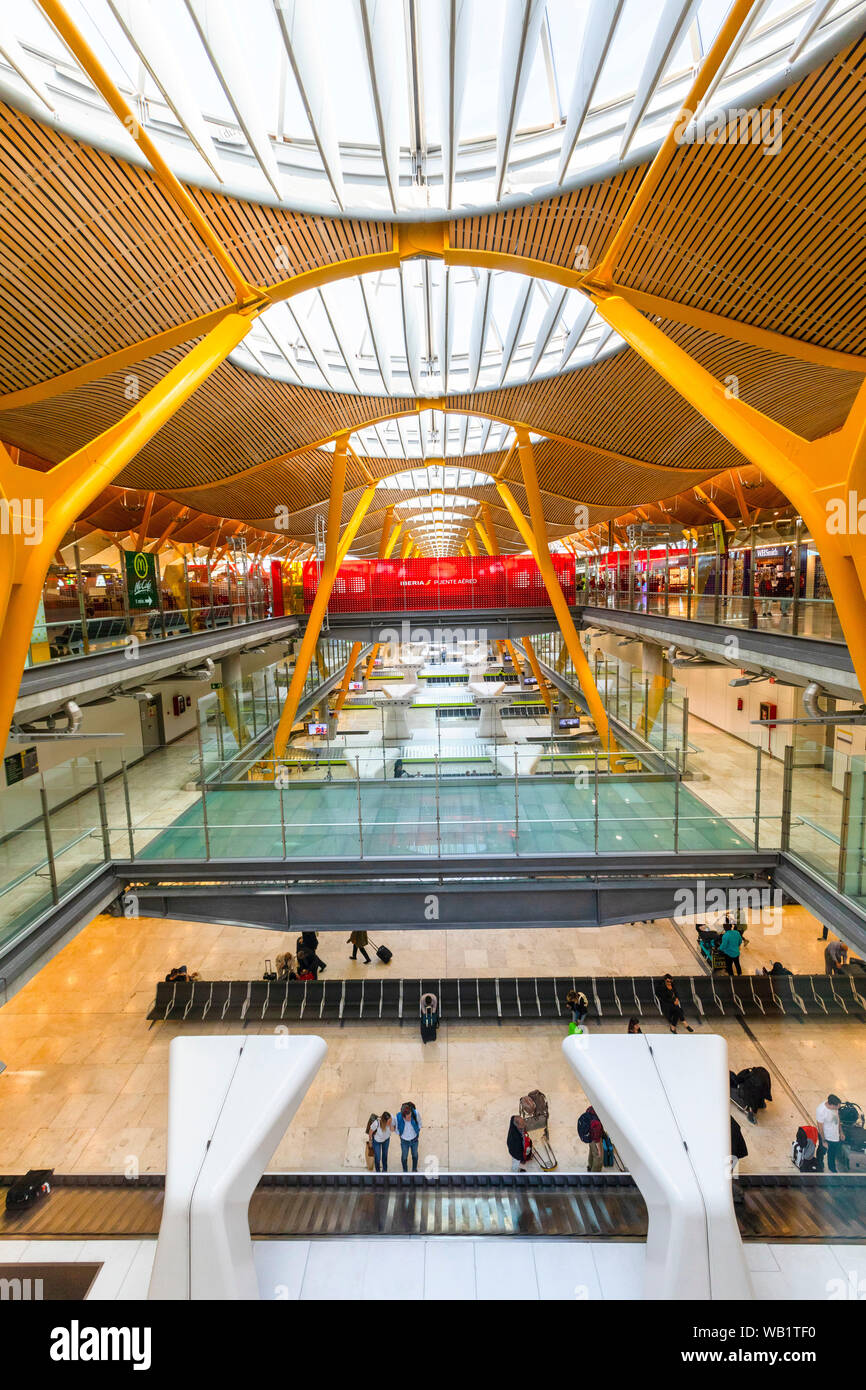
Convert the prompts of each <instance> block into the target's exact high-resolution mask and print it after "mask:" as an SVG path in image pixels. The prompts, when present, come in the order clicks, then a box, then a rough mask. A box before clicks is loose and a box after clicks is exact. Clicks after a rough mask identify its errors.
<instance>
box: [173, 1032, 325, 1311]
mask: <svg viewBox="0 0 866 1390" xmlns="http://www.w3.org/2000/svg"><path fill="white" fill-rule="evenodd" d="M327 1050H328V1049H327V1046H326V1044H325V1042H324V1039H322V1038H316V1037H297V1036H293V1037H290V1036H289V1035H288V1034H287V1033H274V1034H271V1035H270V1036H268V1035H262V1036H259V1035H256V1036H250V1037H243V1036H239V1035H229V1036H227V1037H204V1038H203V1037H192V1038H191V1037H183V1038H174V1039H173V1040H172V1042H171V1045H170V1047H169V1073H168V1078H169V1091H168V1153H167V1161H166V1172H165V1201H164V1203H163V1209H162V1222H161V1224H160V1228H159V1240H158V1242H157V1247H156V1259H155V1261H154V1266H153V1274H152V1275H151V1280H150V1289H149V1291H148V1298H152V1299H179V1300H185V1299H229V1300H236V1299H257V1298H258V1297H259V1290H258V1284H257V1282H256V1271H255V1266H254V1264H253V1246H252V1240H251V1239H250V1227H249V1215H248V1213H249V1204H250V1198H251V1197H252V1195H253V1192H254V1190H255V1188H256V1185H257V1183H258V1181H259V1178H260V1177H261V1176H262V1173H263V1172H264V1170H265V1168H266V1166H267V1164H268V1162H269V1160H270V1158H271V1157H272V1155H273V1153H274V1150H275V1149H276V1147H277V1145H278V1144H279V1142H280V1140H281V1139H282V1137H283V1135H284V1134H285V1132H286V1130H287V1128H288V1126H289V1123H290V1121H291V1120H292V1118H293V1116H294V1114H295V1112H296V1110H297V1109H298V1106H299V1105H300V1103H301V1101H302V1100H303V1098H304V1096H305V1095H306V1093H307V1091H308V1090H309V1087H310V1084H311V1082H312V1080H313V1077H314V1076H315V1075H316V1072H317V1071H318V1070H319V1067H320V1066H321V1064H322V1061H323V1059H324V1056H325V1053H326V1052H327Z"/></svg>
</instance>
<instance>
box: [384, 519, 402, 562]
mask: <svg viewBox="0 0 866 1390" xmlns="http://www.w3.org/2000/svg"><path fill="white" fill-rule="evenodd" d="M402 530H403V523H402V521H397V522H395V524H394V529H393V531H392V532H391V535H390V536H389V538H388V543H387V545H386V546H385V554H384V555H383V556H382V559H383V560H390V558H391V552H392V551H393V549H394V546H395V545H396V544H397V537H398V536H399V534H400V532H401V531H402Z"/></svg>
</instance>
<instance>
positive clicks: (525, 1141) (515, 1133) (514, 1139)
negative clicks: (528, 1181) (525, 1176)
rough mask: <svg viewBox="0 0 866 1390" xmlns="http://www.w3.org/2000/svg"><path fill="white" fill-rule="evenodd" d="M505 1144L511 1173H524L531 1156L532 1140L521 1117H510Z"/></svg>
mask: <svg viewBox="0 0 866 1390" xmlns="http://www.w3.org/2000/svg"><path fill="white" fill-rule="evenodd" d="M505 1144H506V1147H507V1149H508V1152H509V1154H510V1155H511V1171H512V1173H525V1172H526V1165H527V1163H528V1162H529V1159H530V1157H531V1155H532V1140H531V1139H530V1137H529V1132H528V1130H527V1128H526V1121H525V1120H524V1118H523V1116H522V1115H512V1116H511V1123H510V1124H509V1126H508V1136H507V1138H506V1140H505Z"/></svg>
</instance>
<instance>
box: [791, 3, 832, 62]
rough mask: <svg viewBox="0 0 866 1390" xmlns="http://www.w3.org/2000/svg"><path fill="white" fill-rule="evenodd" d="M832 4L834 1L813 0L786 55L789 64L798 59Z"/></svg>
mask: <svg viewBox="0 0 866 1390" xmlns="http://www.w3.org/2000/svg"><path fill="white" fill-rule="evenodd" d="M834 3H835V0H815V3H814V5H813V6H812V8H811V10H810V11H809V15H808V17H807V19H806V23H805V24H804V25H803V27H802V29H801V30H800V32H799V34H798V35H797V37H796V39H795V40H794V43H793V45H792V47H791V51H790V53H789V54H788V62H789V63H793V61H794V59H795V58H799V56H800V54H801V53H802V52H803V49H804V48H805V47H806V44H807V43H808V42H809V40H810V39H811V37H812V35H813V34H814V32H815V30H816V29H817V28H818V25H819V24H821V23H822V22H823V20H824V18H825V16H826V15H828V14H829V13H830V11H831V10H832V8H833V5H834Z"/></svg>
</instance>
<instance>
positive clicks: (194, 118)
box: [108, 0, 223, 183]
mask: <svg viewBox="0 0 866 1390" xmlns="http://www.w3.org/2000/svg"><path fill="white" fill-rule="evenodd" d="M108 3H109V6H110V8H111V12H112V14H113V15H114V17H115V19H116V20H117V22H118V24H119V25H120V27H121V29H122V30H123V32H124V34H125V35H126V38H127V40H128V41H129V43H130V44H131V46H132V47H133V48H134V49H135V52H136V53H137V54H138V58H139V61H140V62H142V63H143V64H144V66H145V67H146V68H147V71H148V72H149V73H150V75H151V77H152V78H153V80H154V82H155V83H156V85H157V87H158V88H159V90H160V91H161V92H162V95H163V97H164V98H165V101H166V104H167V105H168V106H169V107H170V109H171V110H172V111H173V112H174V114H175V116H176V118H177V120H178V122H179V123H180V125H181V126H182V127H183V129H184V130H185V131H186V134H187V135H188V137H189V139H190V140H191V141H192V143H193V145H194V146H195V148H196V149H197V150H198V152H199V154H200V155H201V157H202V159H203V160H204V162H205V164H206V165H207V166H208V168H209V169H210V170H211V172H212V173H213V174H214V176H215V177H216V178H217V179H219V181H220V183H222V182H223V176H222V173H221V171H220V159H219V155H218V154H217V152H216V150H215V149H214V145H213V142H212V140H211V138H210V134H209V132H208V128H207V124H206V122H205V119H204V117H203V116H202V113H201V110H200V109H199V106H198V103H197V102H196V101H194V100H193V99H192V96H191V89H190V84H189V81H188V79H187V76H186V74H185V73H184V71H183V68H182V67H181V65H180V63H179V61H178V59H177V58H176V56H175V54H176V52H177V45H176V44H175V45H173V44H172V42H171V40H170V38H169V36H168V35H167V34H166V32H165V30H164V29H163V27H162V25H161V24H160V22H159V18H158V16H157V15H156V14H155V13H154V11H153V9H152V8H151V7H150V6H148V7H147V9H146V10H142V9H141V7H136V6H135V5H134V4H133V3H132V0H108Z"/></svg>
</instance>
